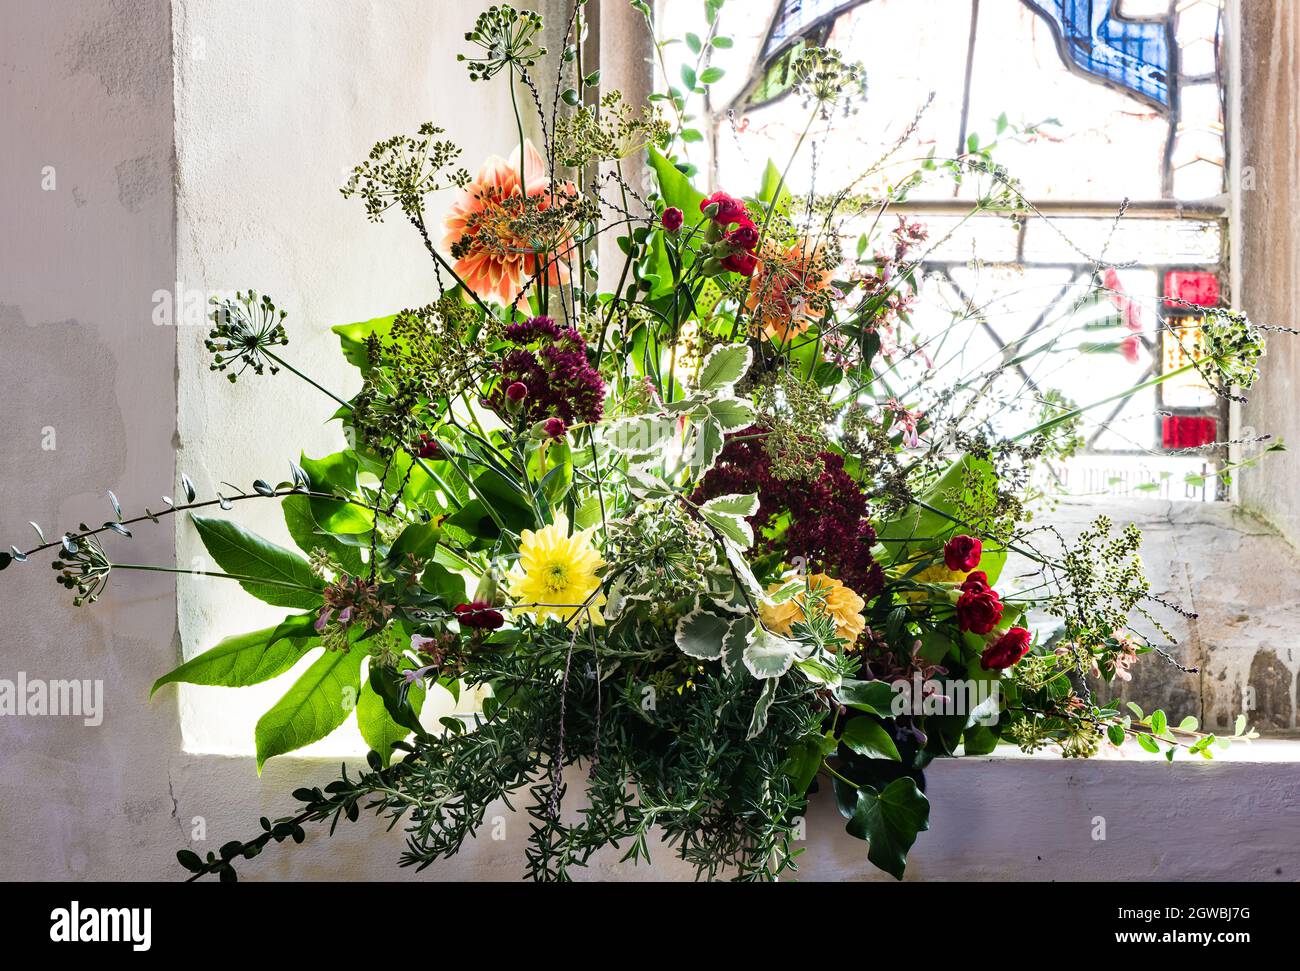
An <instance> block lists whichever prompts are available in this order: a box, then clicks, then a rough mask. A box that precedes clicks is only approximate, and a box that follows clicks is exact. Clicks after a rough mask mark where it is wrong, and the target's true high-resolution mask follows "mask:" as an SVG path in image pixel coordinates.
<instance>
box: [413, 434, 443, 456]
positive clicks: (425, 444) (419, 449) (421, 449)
mask: <svg viewBox="0 0 1300 971" xmlns="http://www.w3.org/2000/svg"><path fill="white" fill-rule="evenodd" d="M415 454H416V455H417V456H419V457H420V458H422V459H436V458H439V457H441V455H442V449H441V448H439V447H438V443H437V442H436V441H434V438H433V436H432V435H430V434H429V433H428V432H420V443H419V445H417V446H416V449H415Z"/></svg>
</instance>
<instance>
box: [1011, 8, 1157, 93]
mask: <svg viewBox="0 0 1300 971" xmlns="http://www.w3.org/2000/svg"><path fill="white" fill-rule="evenodd" d="M1025 3H1026V4H1027V5H1028V6H1029V7H1030V9H1032V10H1034V11H1035V12H1036V13H1038V14H1040V15H1041V16H1042V17H1044V18H1045V19H1046V20H1047V21H1048V23H1050V24H1051V25H1052V26H1053V28H1055V31H1056V35H1057V41H1058V43H1059V45H1060V47H1061V54H1062V56H1063V57H1065V58H1066V59H1067V62H1068V63H1071V64H1073V65H1074V66H1075V67H1077V68H1078V69H1079V70H1081V71H1084V72H1086V73H1087V74H1090V75H1092V76H1093V77H1096V78H1100V79H1102V80H1104V81H1109V82H1111V83H1113V84H1115V85H1118V86H1119V87H1121V88H1123V89H1124V90H1126V91H1129V92H1131V93H1132V94H1136V95H1138V96H1139V97H1141V98H1144V99H1145V100H1147V101H1150V102H1152V103H1154V104H1155V105H1157V106H1158V107H1160V108H1165V109H1167V108H1169V107H1170V91H1169V78H1170V67H1171V65H1170V49H1171V44H1170V36H1169V34H1170V31H1169V23H1168V20H1167V19H1159V20H1125V19H1123V18H1122V17H1120V16H1119V15H1118V14H1117V13H1115V11H1114V10H1113V9H1112V8H1113V7H1114V6H1115V4H1114V0H1025Z"/></svg>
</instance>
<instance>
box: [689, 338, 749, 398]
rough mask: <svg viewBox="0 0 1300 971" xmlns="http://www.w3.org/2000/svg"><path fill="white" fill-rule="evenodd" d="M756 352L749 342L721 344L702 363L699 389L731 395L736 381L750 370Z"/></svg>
mask: <svg viewBox="0 0 1300 971" xmlns="http://www.w3.org/2000/svg"><path fill="white" fill-rule="evenodd" d="M753 361H754V352H753V351H752V350H751V349H750V347H749V345H748V344H719V345H718V346H717V347H715V348H714V349H713V350H711V351H709V354H708V356H707V357H706V358H705V359H704V363H702V364H701V365H700V377H699V389H700V391H701V392H709V393H712V394H716V395H730V393H731V389H732V388H733V387H734V386H735V384H736V382H737V381H739V380H740V379H741V378H743V377H744V376H745V374H746V372H748V371H749V366H750V365H751V364H752V363H753Z"/></svg>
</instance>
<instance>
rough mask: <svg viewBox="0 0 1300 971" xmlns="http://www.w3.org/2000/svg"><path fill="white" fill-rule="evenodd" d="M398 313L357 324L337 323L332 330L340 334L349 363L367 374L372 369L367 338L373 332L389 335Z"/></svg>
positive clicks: (381, 335)
mask: <svg viewBox="0 0 1300 971" xmlns="http://www.w3.org/2000/svg"><path fill="white" fill-rule="evenodd" d="M396 319H397V315H396V314H393V315H392V316H389V317H375V318H373V319H371V320H363V321H360V322H359V323H355V324H337V325H335V326H334V327H331V328H330V330H332V331H334V333H336V334H338V335H339V343H340V344H341V345H342V347H343V356H344V357H345V358H347V361H348V363H349V364H351V365H352V366H353V367H355V368H357V369H358V370H360V371H361V373H362V374H365V373H366V372H367V371H369V370H370V355H369V353H368V352H367V351H366V338H367V337H369V336H370V335H371V334H378V335H379V336H380V337H384V336H387V334H388V333H389V331H391V330H392V329H393V321H394V320H396Z"/></svg>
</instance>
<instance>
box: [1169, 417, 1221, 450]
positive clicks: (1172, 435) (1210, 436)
mask: <svg viewBox="0 0 1300 971" xmlns="http://www.w3.org/2000/svg"><path fill="white" fill-rule="evenodd" d="M1215 431H1216V425H1215V421H1214V419H1213V418H1209V417H1206V416H1203V415H1166V416H1165V417H1164V418H1163V419H1162V420H1161V423H1160V437H1161V441H1162V443H1163V444H1164V447H1165V448H1199V447H1200V446H1202V445H1209V444H1211V443H1212V442H1213V441H1214V438H1215Z"/></svg>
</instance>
